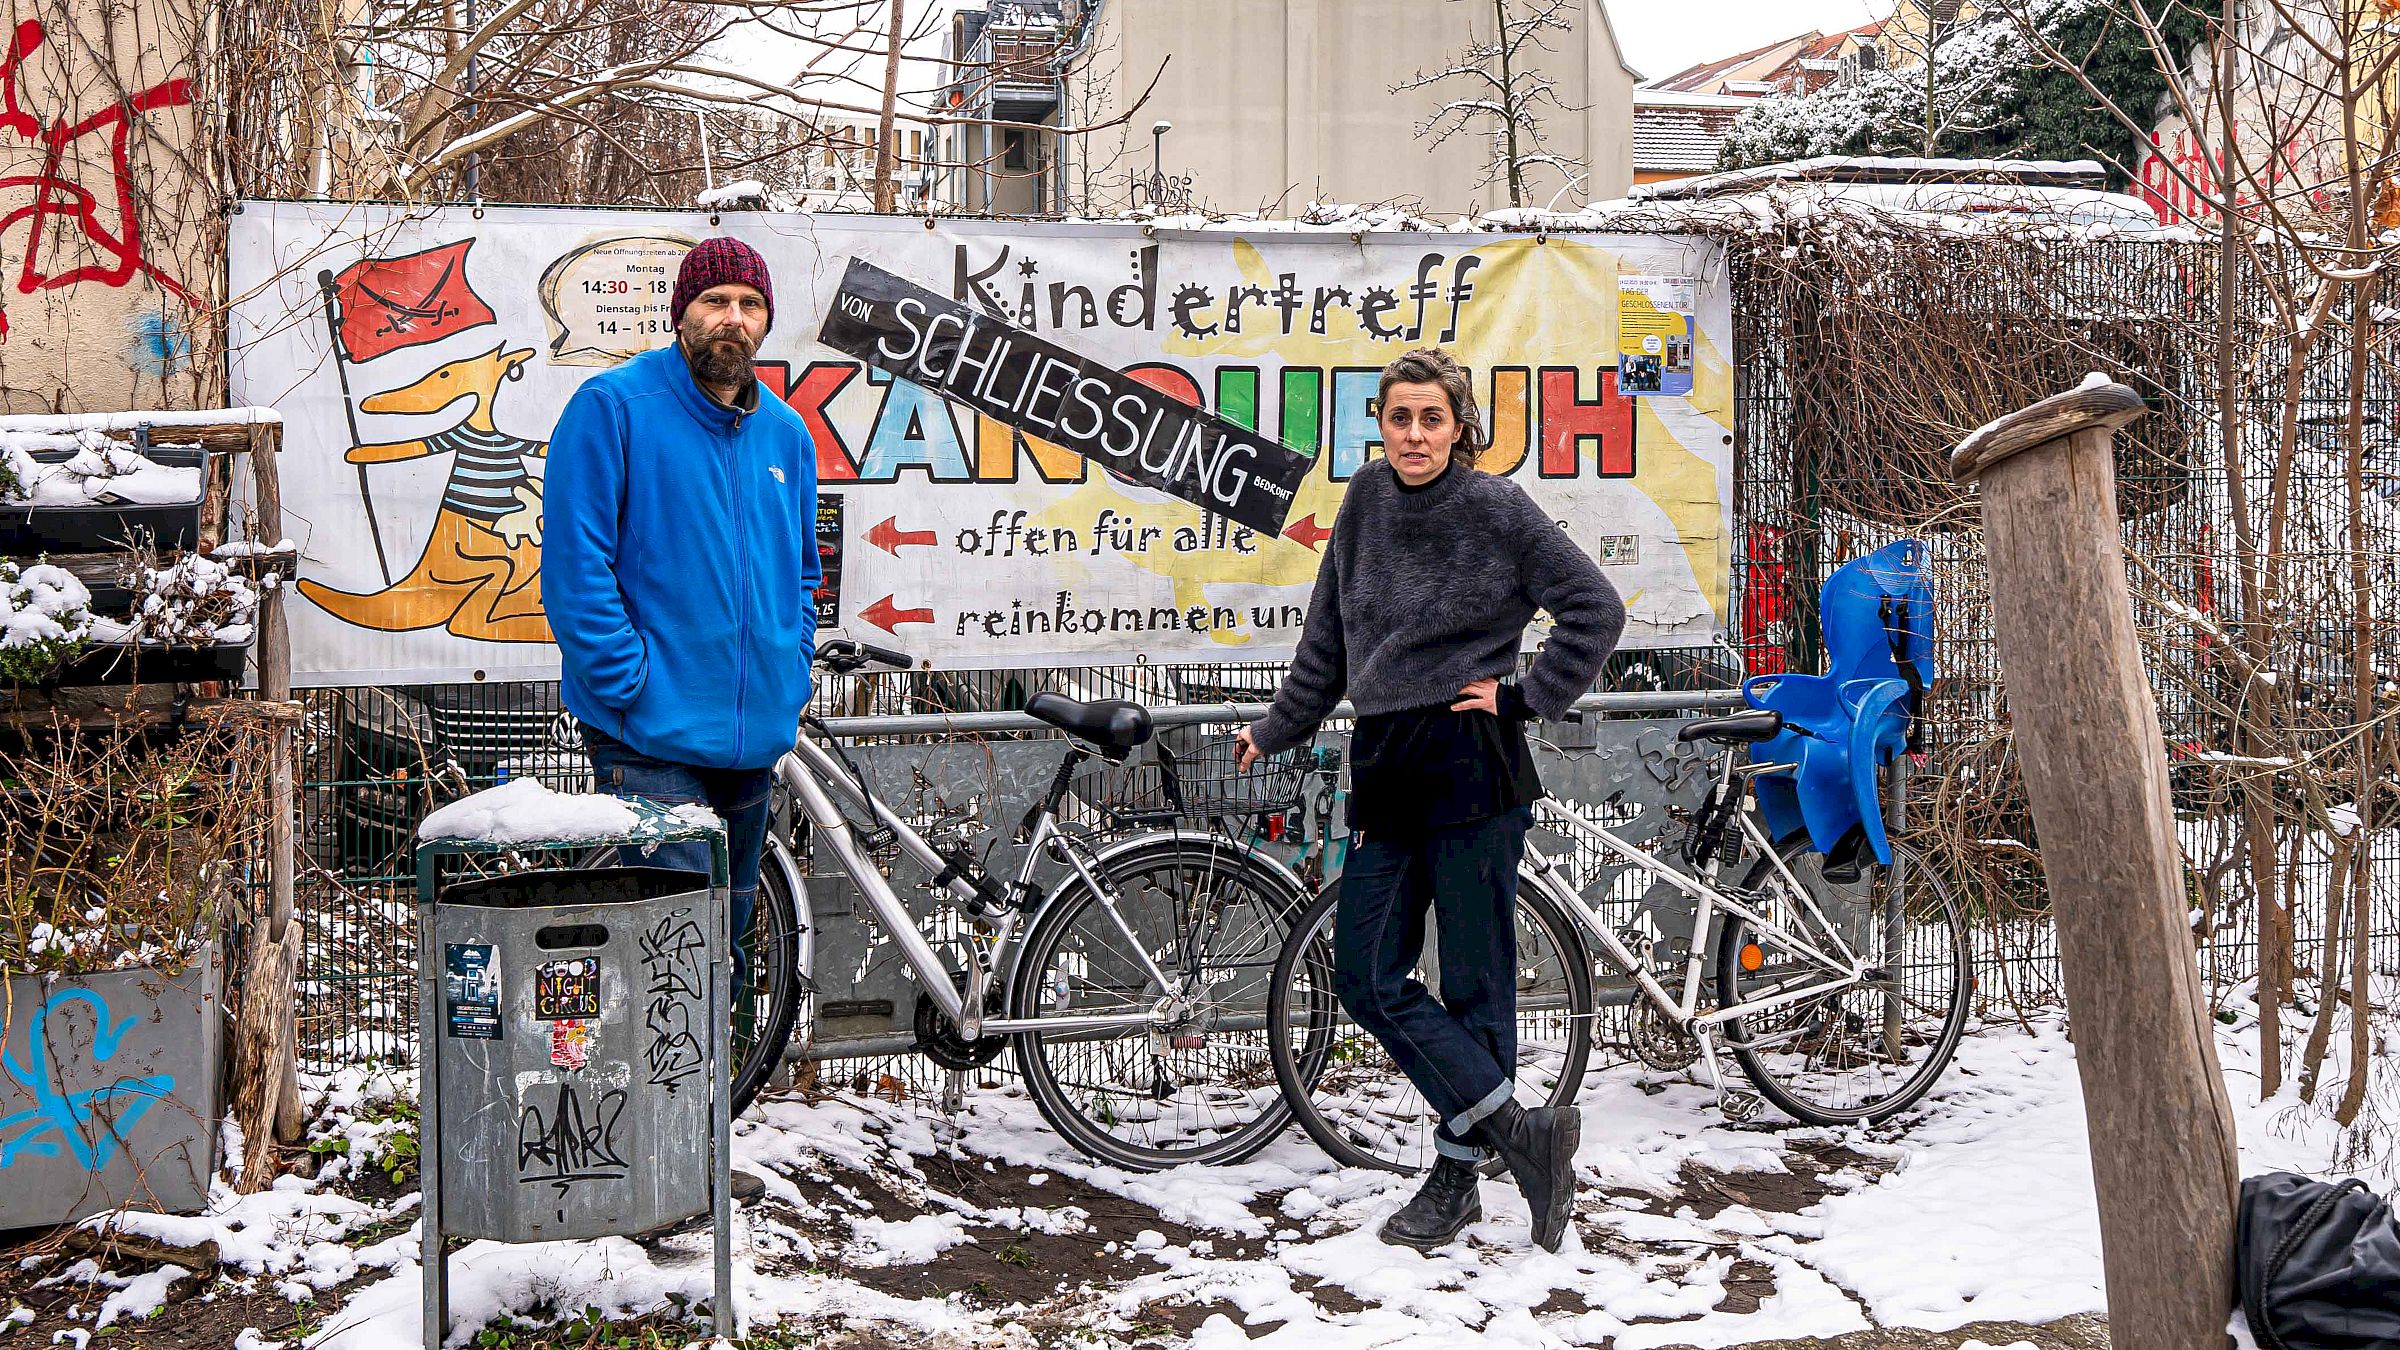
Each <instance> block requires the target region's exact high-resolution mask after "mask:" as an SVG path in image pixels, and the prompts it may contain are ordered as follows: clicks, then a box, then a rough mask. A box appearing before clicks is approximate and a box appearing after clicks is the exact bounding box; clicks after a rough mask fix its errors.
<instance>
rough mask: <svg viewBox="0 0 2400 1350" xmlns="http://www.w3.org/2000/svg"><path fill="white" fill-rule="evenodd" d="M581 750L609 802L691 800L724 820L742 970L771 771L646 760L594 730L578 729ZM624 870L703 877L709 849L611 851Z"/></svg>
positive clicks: (694, 845)
mask: <svg viewBox="0 0 2400 1350" xmlns="http://www.w3.org/2000/svg"><path fill="white" fill-rule="evenodd" d="M583 750H584V753H585V754H587V755H589V756H591V760H592V779H593V781H594V782H596V783H598V784H599V787H600V791H602V792H605V793H607V794H608V795H609V796H611V797H645V798H648V799H649V800H651V801H654V802H665V803H667V804H669V805H671V806H681V805H684V804H686V803H692V802H697V803H699V804H700V805H702V806H706V807H708V808H709V809H710V810H712V811H715V812H716V813H717V814H718V815H719V816H720V817H723V819H724V821H725V855H726V857H725V861H726V869H727V873H728V881H729V883H730V886H731V889H732V892H733V905H732V913H731V914H730V915H729V916H728V917H729V918H730V919H731V921H732V924H733V928H732V931H731V936H732V938H733V942H734V949H735V950H736V952H739V953H741V954H742V955H743V957H744V959H743V963H742V964H743V969H744V971H745V972H747V970H748V967H749V961H748V959H747V955H748V953H747V948H748V946H749V939H750V920H751V917H752V916H753V914H754V913H755V912H756V911H757V909H758V860H759V855H760V854H761V853H763V852H765V851H766V847H767V795H768V791H769V789H771V788H772V787H773V786H774V782H775V771H774V770H773V769H771V768H768V769H703V768H696V767H694V766H692V765H689V764H675V763H671V762H669V761H667V760H663V759H653V758H651V757H650V756H648V755H645V754H643V753H642V752H641V751H639V750H636V749H634V748H633V747H632V746H630V745H627V744H626V743H625V742H623V741H620V740H618V739H617V738H616V737H614V736H611V735H609V734H608V733H607V732H605V731H601V730H600V729H598V728H597V727H592V726H588V725H587V726H585V727H584V729H583ZM617 861H618V862H619V863H621V864H622V865H624V866H626V867H665V868H671V869H674V870H676V871H681V872H698V873H699V874H700V876H701V878H702V883H701V884H703V885H706V884H707V881H706V878H707V877H708V845H707V844H706V843H704V842H702V841H699V840H687V841H685V842H683V843H679V844H659V845H656V846H654V847H652V848H651V849H650V851H649V852H647V853H645V852H643V851H642V850H641V849H640V848H621V849H619V850H617Z"/></svg>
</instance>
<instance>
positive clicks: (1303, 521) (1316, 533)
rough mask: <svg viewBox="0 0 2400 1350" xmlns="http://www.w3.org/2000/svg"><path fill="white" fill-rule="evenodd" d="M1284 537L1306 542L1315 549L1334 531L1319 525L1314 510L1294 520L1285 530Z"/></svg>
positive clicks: (1331, 535) (1329, 537)
mask: <svg viewBox="0 0 2400 1350" xmlns="http://www.w3.org/2000/svg"><path fill="white" fill-rule="evenodd" d="M1283 537H1284V538H1286V539H1289V540H1292V541H1293V542H1295V543H1300V544H1306V545H1308V546H1309V547H1310V548H1312V549H1313V548H1318V546H1319V545H1321V544H1323V543H1324V542H1325V541H1326V540H1328V539H1331V538H1332V537H1333V531H1332V530H1330V529H1327V528H1326V527H1325V526H1322V525H1319V524H1318V523H1317V517H1316V513H1315V512H1313V511H1312V512H1310V513H1309V514H1307V515H1305V516H1302V517H1301V518H1300V519H1298V520H1295V521H1293V522H1292V523H1291V526H1290V527H1289V528H1288V529H1286V530H1285V531H1284V532H1283ZM1320 551H1322V550H1320Z"/></svg>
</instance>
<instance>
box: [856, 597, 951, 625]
mask: <svg viewBox="0 0 2400 1350" xmlns="http://www.w3.org/2000/svg"><path fill="white" fill-rule="evenodd" d="M858 617H860V618H862V619H865V620H866V621H867V622H868V623H871V624H873V625H875V626H876V627H877V628H880V629H882V630H883V631H885V632H887V633H898V632H899V631H900V625H901V624H904V623H932V622H933V611H932V610H930V609H900V608H898V607H896V606H894V605H893V604H892V597H891V596H888V595H887V596H885V597H883V598H882V599H881V600H878V601H876V602H875V603H874V604H871V605H869V606H867V607H866V608H865V609H862V610H860V611H859V612H858Z"/></svg>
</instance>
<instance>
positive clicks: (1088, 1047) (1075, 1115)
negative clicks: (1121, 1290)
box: [734, 640, 1308, 1171]
mask: <svg viewBox="0 0 2400 1350" xmlns="http://www.w3.org/2000/svg"><path fill="white" fill-rule="evenodd" d="M816 661H817V665H818V667H819V668H820V669H821V670H824V671H827V672H829V673H832V674H835V675H848V674H854V673H857V672H859V671H861V670H864V669H866V668H868V667H869V666H877V665H880V666H886V667H892V668H905V667H907V666H908V665H909V664H910V662H909V658H908V657H907V656H905V655H904V654H902V653H899V652H893V651H889V650H887V649H884V648H880V647H875V646H871V645H868V644H863V643H857V642H852V641H848V640H836V641H830V642H827V643H825V644H824V645H822V646H820V647H819V648H818V650H817V653H816ZM1025 711H1026V712H1027V713H1029V714H1031V715H1032V716H1033V717H1034V718H1035V719H1037V720H1039V721H1041V722H1044V723H1046V724H1048V725H1050V726H1052V727H1055V728H1057V729H1058V730H1060V731H1063V732H1065V733H1066V734H1067V742H1066V748H1065V751H1064V753H1063V754H1062V756H1061V759H1060V762H1059V766H1058V770H1057V772H1056V774H1055V775H1054V776H1053V777H1052V779H1051V783H1050V786H1049V789H1048V790H1047V792H1046V793H1045V794H1044V795H1043V797H1042V799H1041V800H1040V801H1038V802H1036V803H1034V804H1033V806H1032V807H1031V809H1029V810H1028V811H1027V812H1026V814H1025V816H1024V819H1023V821H1022V823H1021V824H1020V825H1019V826H1018V829H1017V831H1016V835H1015V839H1014V843H1015V844H1016V845H1017V846H1018V847H1020V848H1021V849H1022V858H1021V861H1020V862H1019V864H1018V866H1017V868H1016V869H1015V871H1014V872H1013V874H1011V875H1007V876H995V875H994V874H993V873H991V872H990V871H988V870H987V869H986V867H985V866H984V864H983V863H982V862H981V861H980V860H978V859H976V858H975V857H973V856H972V854H971V851H970V849H969V848H968V847H967V845H966V843H965V841H964V840H963V839H961V840H959V841H957V842H952V843H949V844H947V845H946V846H942V845H937V844H935V843H933V842H931V841H929V840H927V839H926V837H925V836H924V835H923V834H921V833H920V832H919V831H918V830H917V829H916V828H914V827H912V826H911V824H910V823H909V822H908V821H907V820H905V819H903V818H902V817H901V816H900V814H899V813H898V812H896V811H894V810H893V809H892V808H891V807H890V806H889V805H887V804H885V802H884V801H882V800H881V799H880V798H879V797H878V796H877V795H876V793H875V792H874V790H873V787H872V785H871V783H870V782H869V779H868V776H867V775H866V774H865V773H864V772H862V771H861V770H860V769H859V768H858V766H857V765H855V764H854V763H852V762H851V759H850V757H849V755H848V754H847V753H846V752H845V750H844V749H843V748H842V746H841V743H840V740H839V738H838V737H836V736H835V735H834V734H833V733H832V732H831V731H830V729H828V728H827V726H826V725H825V723H824V722H823V721H822V720H821V719H818V718H815V717H810V718H807V719H805V720H804V721H803V723H802V734H801V735H800V736H799V737H798V739H797V741H796V742H795V744H794V746H793V748H792V750H791V751H790V752H788V753H787V754H785V755H784V756H783V757H782V759H780V760H779V761H778V762H777V764H776V766H775V791H776V792H778V793H780V794H786V799H785V800H784V801H782V802H779V803H778V808H777V809H778V812H779V813H780V814H778V815H777V816H776V817H775V818H776V819H778V820H788V822H789V824H788V826H786V827H785V828H777V829H771V830H770V832H769V840H768V844H767V848H766V852H765V855H764V857H763V858H762V862H761V867H760V878H759V897H758V917H757V919H756V921H755V923H754V931H753V933H752V934H751V935H750V939H749V952H748V955H749V957H750V963H751V971H752V974H751V996H750V998H748V999H746V1000H741V1001H739V1004H738V1006H737V1017H738V1018H741V1019H743V1021H744V1022H745V1024H746V1025H744V1026H738V1027H737V1037H736V1040H737V1051H738V1053H737V1059H736V1066H735V1073H734V1105H735V1110H736V1111H737V1112H738V1111H740V1110H743V1109H745V1108H747V1107H748V1106H749V1104H750V1102H751V1101H752V1100H753V1099H754V1098H755V1097H756V1096H757V1094H758V1092H759V1090H760V1088H761V1087H763V1086H764V1084H765V1083H766V1081H767V1080H768V1078H769V1077H770V1076H771V1075H772V1073H773V1072H774V1070H775V1069H776V1068H777V1067H778V1066H779V1065H780V1064H781V1063H782V1061H783V1059H784V1057H785V1054H786V1050H787V1047H788V1045H789V1043H790V1041H791V1039H792V1037H793V1035H794V1033H795V1030H796V1029H798V1028H800V1027H801V1024H802V1020H803V1019H802V1014H803V1005H804V1004H805V1003H807V1002H809V1001H810V1000H811V999H813V997H814V996H815V994H816V993H817V991H818V986H817V985H816V983H815V982H814V980H813V979H812V978H811V975H812V972H811V969H810V966H811V943H810V940H809V938H810V934H811V933H812V932H813V931H814V930H815V927H816V925H815V922H814V920H813V915H812V914H811V912H810V910H809V906H808V897H807V890H806V887H805V886H804V885H803V883H802V880H801V876H802V873H801V869H800V867H799V865H798V863H797V861H796V858H797V857H798V856H799V854H800V853H801V851H802V850H803V849H804V848H805V847H807V846H809V845H812V844H813V846H814V847H816V848H817V849H820V850H822V851H823V854H824V855H826V856H830V858H831V859H832V860H833V862H834V863H835V864H836V865H837V866H838V867H839V869H840V870H841V871H842V873H844V874H845V875H846V876H847V877H848V879H849V880H850V882H851V883H852V884H854V885H855V886H856V887H857V888H858V890H859V892H860V894H861V895H862V897H863V898H864V899H865V901H866V905H867V908H868V910H869V911H871V915H872V918H871V921H872V922H873V923H875V924H876V925H877V926H878V927H879V928H880V929H881V931H882V933H883V934H884V935H885V936H886V937H887V938H888V939H889V940H890V942H891V943H892V945H893V946H894V948H896V949H897V951H898V952H899V954H900V956H901V958H902V959H903V960H904V961H905V962H906V964H907V965H908V967H909V969H910V970H911V971H912V972H913V973H914V975H915V978H916V982H917V985H918V988H919V990H920V991H921V993H922V994H923V995H924V996H925V1000H926V1002H925V1004H924V1006H923V1008H922V1010H921V1013H920V1018H919V1023H918V1035H919V1042H920V1043H919V1048H920V1049H921V1050H922V1051H923V1052H924V1053H925V1054H927V1055H928V1056H929V1057H931V1058H932V1059H933V1060H934V1061H935V1062H936V1063H938V1064H941V1065H943V1066H945V1067H948V1068H954V1069H964V1068H972V1067H980V1066H982V1065H985V1064H989V1063H990V1062H991V1061H992V1060H993V1059H995V1058H997V1057H998V1055H999V1054H1000V1052H1001V1050H1002V1049H1003V1048H1005V1047H1008V1046H1012V1045H1013V1046H1014V1048H1015V1049H1016V1052H1017V1065H1018V1068H1019V1070H1020V1071H1021V1072H1022V1073H1023V1074H1024V1077H1025V1082H1026V1087H1027V1088H1028V1090H1029V1092H1030V1094H1031V1095H1032V1097H1033V1100H1034V1103H1035V1105H1036V1107H1037V1108H1039V1109H1040V1111H1041V1113H1042V1115H1043V1117H1044V1119H1046V1120H1047V1121H1048V1122H1049V1123H1050V1125H1051V1127H1052V1128H1054V1129H1056V1130H1057V1131H1058V1132H1059V1134H1060V1135H1061V1136H1062V1137H1064V1138H1066V1139H1067V1140H1068V1141H1069V1142H1070V1143H1072V1144H1074V1145H1075V1146H1076V1147H1077V1148H1079V1149H1081V1150H1082V1151H1084V1152H1085V1153H1087V1154H1089V1155H1091V1156H1092V1157H1094V1158H1097V1159H1100V1160H1102V1161H1105V1162H1109V1163H1113V1164H1115V1165H1117V1166H1121V1167H1125V1168H1128V1169H1135V1170H1145V1171H1146V1170H1156V1169H1161V1168H1166V1167H1172V1166H1177V1165H1180V1164H1184V1163H1193V1162H1202V1163H1231V1162H1238V1161H1240V1160H1242V1159H1244V1158H1247V1157H1249V1156H1250V1155H1251V1154H1253V1153H1255V1152H1257V1151H1258V1150H1259V1149H1261V1148H1263V1147H1265V1146H1266V1144H1267V1143H1268V1142H1269V1141H1270V1140H1272V1139H1273V1138H1274V1137H1275V1135H1276V1134H1278V1133H1280V1132H1281V1131H1282V1130H1283V1128H1284V1127H1285V1126H1286V1125H1288V1124H1289V1123H1290V1106H1289V1104H1288V1103H1286V1102H1285V1101H1284V1099H1283V1096H1282V1094H1281V1092H1280V1090H1279V1089H1278V1087H1277V1085H1276V1081H1275V1077H1274V1072H1273V1067H1272V1064H1271V1063H1270V1057H1269V1055H1268V1053H1267V1049H1266V1047H1265V1045H1264V1044H1263V1043H1262V1042H1263V1038H1264V1034H1265V1029H1266V1006H1265V1005H1266V985H1267V979H1268V976H1269V974H1270V973H1271V972H1272V969H1273V965H1274V959H1275V956H1276V955H1277V953H1278V952H1279V951H1280V950H1281V948H1282V946H1283V939H1284V937H1285V934H1286V929H1287V927H1288V924H1289V921H1290V919H1291V917H1292V916H1293V915H1295V914H1297V913H1298V912H1299V911H1300V910H1301V909H1302V908H1304V907H1305V905H1306V902H1307V898H1308V897H1307V894H1306V892H1305V890H1304V889H1303V888H1302V886H1301V885H1300V882H1299V880H1298V879H1297V878H1296V877H1294V876H1292V874H1291V873H1290V871H1289V870H1288V869H1286V868H1284V867H1283V866H1281V865H1280V864H1279V863H1277V862H1276V861H1275V860H1274V859H1273V858H1271V857H1269V856H1268V855H1266V854H1265V853H1263V852H1261V851H1259V850H1257V849H1255V848H1253V847H1251V846H1250V845H1248V844H1247V843H1245V842H1242V841H1241V840H1240V839H1238V838H1237V837H1235V836H1234V835H1232V834H1231V833H1229V832H1228V831H1227V830H1225V829H1223V828H1221V827H1218V826H1220V824H1221V820H1222V819H1223V818H1224V817H1225V816H1226V815H1228V814H1229V813H1230V809H1231V808H1230V807H1229V806H1228V805H1227V804H1226V803H1222V802H1211V801H1208V800H1204V799H1195V796H1194V794H1193V793H1192V792H1190V791H1187V787H1188V786H1189V785H1188V784H1187V782H1186V776H1180V775H1179V774H1178V772H1177V770H1178V765H1177V764H1176V762H1175V760H1174V757H1173V756H1171V755H1164V754H1162V755H1161V757H1160V764H1161V767H1160V769H1159V772H1158V778H1157V782H1156V784H1155V786H1156V788H1157V791H1158V794H1159V798H1160V800H1159V801H1158V803H1157V804H1156V805H1155V806H1154V807H1153V808H1150V809H1119V810H1117V811H1115V812H1114V813H1113V817H1114V820H1115V823H1116V824H1117V825H1118V826H1119V827H1120V828H1119V831H1118V833H1117V834H1116V835H1115V836H1114V837H1108V838H1104V839H1102V840H1100V841H1098V842H1094V841H1092V840H1088V839H1085V838H1083V837H1081V836H1080V835H1079V833H1078V832H1076V831H1074V830H1072V829H1069V828H1067V827H1065V826H1063V825H1062V823H1061V816H1062V808H1063V807H1064V806H1065V805H1066V803H1067V800H1068V797H1069V793H1070V788H1071V785H1072V784H1073V781H1074V779H1075V777H1076V774H1077V771H1078V770H1079V769H1081V768H1082V767H1083V766H1084V765H1085V764H1087V763H1088V762H1089V761H1091V760H1093V759H1095V758H1097V759H1099V760H1102V761H1104V762H1106V763H1107V764H1110V765H1116V766H1122V765H1124V764H1125V762H1126V760H1127V759H1128V758H1129V757H1130V755H1131V754H1132V752H1133V750H1134V749H1135V748H1136V747H1139V746H1141V745H1143V744H1145V743H1147V742H1149V741H1150V740H1151V738H1152V727H1151V721H1150V713H1149V710H1148V709H1146V708H1143V707H1142V706H1140V705H1139V704H1135V703H1129V702H1125V701H1123V700H1117V699H1098V700H1091V701H1088V702H1086V701H1077V700H1074V699H1070V698H1067V697H1065V696H1064V695H1060V694H1055V693H1041V694H1036V695H1035V696H1034V697H1033V698H1032V699H1031V700H1029V701H1028V702H1027V704H1026V707H1025ZM1162 750H1163V747H1162ZM846 808H847V809H846ZM851 812H856V813H858V818H857V820H856V821H855V822H854V820H853V818H852V815H851ZM1189 821H1197V822H1200V823H1202V824H1203V825H1205V826H1210V828H1197V829H1195V828H1190V827H1189V826H1187V824H1186V823H1185V822H1189ZM803 832H805V842H804V840H803ZM887 848H896V849H897V851H898V853H899V855H900V856H902V857H905V858H906V859H908V860H909V861H911V862H913V863H914V864H915V865H916V866H918V867H920V868H922V869H923V870H924V871H926V872H927V873H928V874H930V880H929V881H928V882H927V883H926V885H927V887H928V888H929V889H930V890H931V891H932V892H933V893H934V894H935V896H936V897H937V899H938V900H940V901H942V902H945V903H946V904H948V905H949V906H950V907H952V908H953V909H954V910H955V912H956V914H957V916H958V917H959V918H960V919H961V920H962V921H963V932H964V935H965V936H964V938H963V940H962V941H960V942H959V943H957V944H956V948H957V955H958V956H959V958H960V959H959V960H958V961H957V963H956V968H955V969H953V967H952V963H949V962H946V961H945V960H944V959H943V956H942V954H941V953H940V952H939V951H937V950H936V948H935V946H934V944H933V943H932V942H930V941H929V940H928V939H927V938H926V937H925V935H924V934H923V933H922V932H921V931H920V930H919V928H918V925H917V922H916V921H915V920H914V919H913V918H912V917H911V915H910V914H909V912H908V910H907V908H906V906H905V905H904V903H903V902H902V901H901V899H900V897H899V896H898V895H897V894H896V893H895V892H894V890H893V887H892V884H891V882H890V881H889V880H888V879H887V878H886V876H885V873H884V869H883V867H881V866H880V865H878V862H877V860H876V857H875V854H876V853H878V852H879V851H882V850H884V849H887ZM1045 865H1048V866H1049V867H1051V868H1052V869H1054V875H1053V876H1052V878H1051V879H1050V880H1049V881H1048V883H1047V884H1045V883H1044V882H1043V881H1042V879H1041V877H1040V873H1041V871H1042V869H1043V867H1044V866H1045ZM805 1034H806V1033H805V1030H802V1035H803V1039H804V1040H805Z"/></svg>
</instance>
